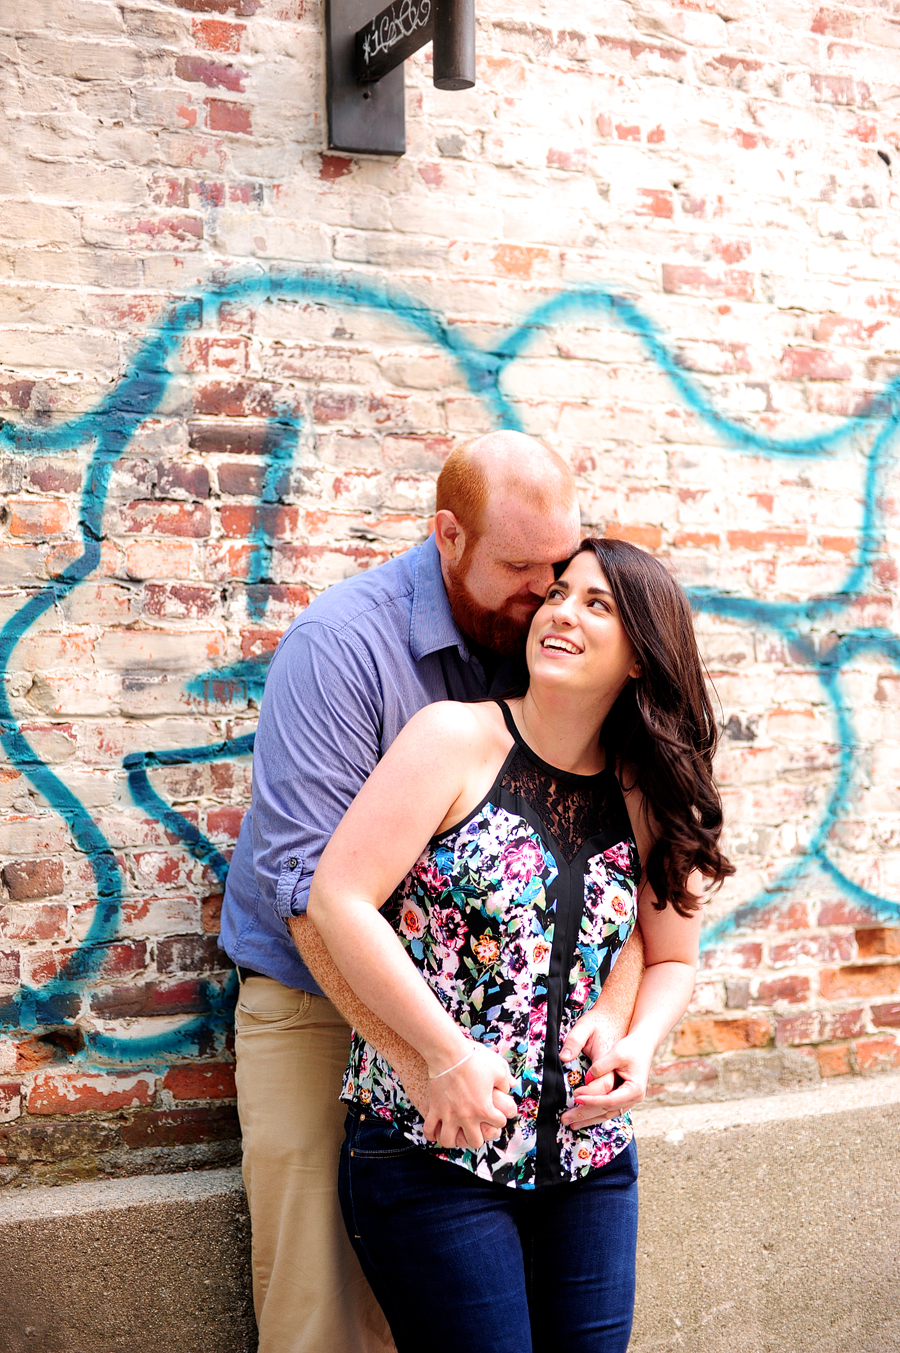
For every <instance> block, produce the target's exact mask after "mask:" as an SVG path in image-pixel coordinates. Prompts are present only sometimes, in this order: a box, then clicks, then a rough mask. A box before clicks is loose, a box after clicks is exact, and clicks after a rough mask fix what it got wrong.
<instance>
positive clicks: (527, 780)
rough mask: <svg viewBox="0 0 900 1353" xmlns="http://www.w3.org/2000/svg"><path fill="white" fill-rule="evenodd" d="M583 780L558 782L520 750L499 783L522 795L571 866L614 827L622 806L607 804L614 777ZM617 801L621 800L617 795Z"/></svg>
mask: <svg viewBox="0 0 900 1353" xmlns="http://www.w3.org/2000/svg"><path fill="white" fill-rule="evenodd" d="M580 778H581V777H578V778H570V777H568V776H561V777H560V778H559V779H557V778H556V777H554V776H553V775H552V774H551V772H550V771H548V770H544V769H543V768H542V767H541V766H538V765H535V763H534V762H533V761H532V760H531V759H530V757H529V756H528V755H527V754H526V753H525V752H524V751H523V750H522V748H521V747H517V748H516V753H515V756H514V757H513V759H512V761H511V762H510V763H509V766H508V767H507V770H506V773H505V774H504V776H503V778H502V780H501V781H500V785H501V788H503V789H505V790H507V791H508V792H509V793H510V794H517V795H519V796H520V797H521V798H523V799H524V800H525V802H526V803H527V804H528V806H529V808H530V809H531V810H532V812H534V813H536V814H537V816H538V817H539V818H540V820H541V822H542V823H543V824H544V826H545V828H546V829H547V831H548V832H550V834H551V835H552V836H553V837H554V839H555V840H556V841H557V842H558V843H559V846H560V849H561V851H562V853H563V855H564V856H565V858H566V860H567V861H569V862H571V861H572V860H574V858H575V856H576V855H577V854H578V852H579V850H581V847H582V846H583V845H584V843H585V841H587V840H589V839H590V837H592V836H597V835H598V834H599V833H600V832H601V831H603V830H604V829H605V828H607V827H609V826H612V817H615V819H616V820H618V818H619V816H620V813H618V812H617V811H616V809H617V808H619V807H620V802H616V803H614V804H610V803H609V802H608V800H609V798H610V793H609V791H610V789H611V788H615V787H616V781H615V780H614V779H613V778H612V777H611V776H607V775H598V776H591V777H589V778H586V779H585V780H584V782H583V783H580V784H579V783H578V780H579V779H580ZM615 799H616V800H620V796H619V795H618V793H617V794H615Z"/></svg>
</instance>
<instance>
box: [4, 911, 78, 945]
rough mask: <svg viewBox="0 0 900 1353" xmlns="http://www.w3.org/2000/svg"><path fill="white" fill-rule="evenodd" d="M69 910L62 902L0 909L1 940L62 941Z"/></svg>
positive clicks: (66, 926)
mask: <svg viewBox="0 0 900 1353" xmlns="http://www.w3.org/2000/svg"><path fill="white" fill-rule="evenodd" d="M68 922H69V912H68V908H67V907H66V906H65V905H64V904H63V903H61V902H35V903H31V904H28V903H24V904H21V905H19V906H15V907H2V908H0V940H62V939H65V936H66V930H67V928H68Z"/></svg>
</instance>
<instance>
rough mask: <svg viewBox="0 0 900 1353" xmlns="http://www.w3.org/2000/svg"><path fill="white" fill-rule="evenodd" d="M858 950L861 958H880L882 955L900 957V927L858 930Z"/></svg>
mask: <svg viewBox="0 0 900 1353" xmlns="http://www.w3.org/2000/svg"><path fill="white" fill-rule="evenodd" d="M856 949H857V953H858V954H859V956H860V958H880V957H881V956H882V955H885V956H889V957H891V958H896V957H898V956H900V926H880V927H878V928H877V929H871V930H869V929H867V930H857V932H856Z"/></svg>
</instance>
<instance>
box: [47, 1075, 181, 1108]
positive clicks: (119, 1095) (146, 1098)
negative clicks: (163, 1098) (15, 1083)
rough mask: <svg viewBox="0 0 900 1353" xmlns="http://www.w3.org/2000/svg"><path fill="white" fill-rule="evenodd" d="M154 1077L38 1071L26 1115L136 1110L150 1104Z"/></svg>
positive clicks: (153, 1089) (153, 1091) (154, 1085)
mask: <svg viewBox="0 0 900 1353" xmlns="http://www.w3.org/2000/svg"><path fill="white" fill-rule="evenodd" d="M155 1091H156V1077H155V1076H153V1075H151V1073H150V1072H141V1073H140V1074H139V1075H137V1076H94V1075H79V1074H78V1073H77V1072H69V1071H41V1072H38V1074H37V1075H36V1076H35V1078H34V1081H33V1083H32V1085H31V1088H30V1089H29V1091H28V1112H29V1113H32V1114H34V1113H37V1114H45V1113H48V1114H49V1113H91V1112H98V1111H99V1112H107V1113H113V1112H115V1111H116V1110H118V1109H136V1108H139V1107H143V1106H145V1105H148V1104H151V1103H152V1102H153V1096H154V1094H155Z"/></svg>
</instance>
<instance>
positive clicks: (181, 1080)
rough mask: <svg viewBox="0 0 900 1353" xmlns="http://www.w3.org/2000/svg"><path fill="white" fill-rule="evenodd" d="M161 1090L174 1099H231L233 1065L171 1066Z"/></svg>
mask: <svg viewBox="0 0 900 1353" xmlns="http://www.w3.org/2000/svg"><path fill="white" fill-rule="evenodd" d="M163 1089H164V1090H170V1091H171V1092H172V1095H173V1096H174V1098H175V1099H233V1098H234V1096H235V1088H234V1065H233V1063H231V1062H212V1063H206V1064H204V1063H202V1062H201V1063H195V1064H193V1065H191V1066H173V1067H171V1068H170V1069H169V1071H168V1072H167V1073H166V1077H165V1080H164V1081H163Z"/></svg>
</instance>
